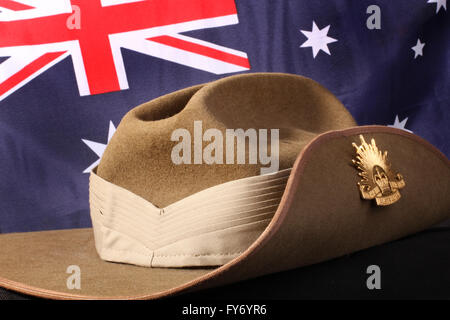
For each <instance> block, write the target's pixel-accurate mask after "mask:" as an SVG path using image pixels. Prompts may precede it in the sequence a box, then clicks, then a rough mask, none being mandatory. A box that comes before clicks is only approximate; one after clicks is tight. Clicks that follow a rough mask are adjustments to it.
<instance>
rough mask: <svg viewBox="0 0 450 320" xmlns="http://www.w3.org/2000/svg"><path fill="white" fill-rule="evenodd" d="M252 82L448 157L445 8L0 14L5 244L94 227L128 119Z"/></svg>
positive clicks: (230, 0)
mask: <svg viewBox="0 0 450 320" xmlns="http://www.w3.org/2000/svg"><path fill="white" fill-rule="evenodd" d="M248 72H286V73H294V74H300V75H303V76H307V77H310V78H312V79H314V80H316V81H318V82H319V83H321V84H322V85H324V86H325V87H327V88H328V89H329V90H330V91H331V92H333V93H334V94H335V95H336V96H337V97H338V98H339V99H340V100H341V101H342V102H343V103H344V105H345V106H346V107H347V108H348V109H349V111H350V112H351V113H352V115H353V116H354V117H355V119H356V120H357V122H358V124H359V125H365V124H381V125H390V126H394V127H397V128H401V129H404V130H408V131H411V132H413V133H414V134H417V135H419V136H421V137H423V138H425V139H427V140H428V141H430V142H431V143H432V144H434V145H435V146H436V147H437V148H438V149H440V150H441V151H442V152H443V153H444V154H446V156H447V157H448V156H450V128H449V127H450V81H449V74H450V19H449V12H448V11H447V0H396V1H389V0H370V1H368V0H314V1H310V0H277V1H273V0H0V181H1V182H0V233H8V232H24V231H38V230H49V229H63V228H76V227H89V226H90V218H89V203H88V176H89V175H88V173H89V171H90V170H91V169H92V168H93V167H95V166H96V165H97V164H98V162H99V160H100V158H101V156H102V154H103V151H104V150H105V147H106V145H107V144H108V141H109V140H110V138H111V136H112V135H113V134H114V131H115V128H116V126H117V125H118V123H119V122H120V119H121V118H122V117H123V116H124V115H125V113H126V112H127V111H129V110H130V109H131V108H133V107H135V106H137V105H139V104H141V103H143V102H146V101H148V100H151V99H154V98H156V97H158V96H161V95H163V94H166V93H169V92H172V91H175V90H178V89H181V88H185V87H188V86H191V85H195V84H199V83H204V82H208V81H212V80H215V79H218V78H221V77H224V76H229V75H232V74H237V73H248ZM412 156H413V155H412Z"/></svg>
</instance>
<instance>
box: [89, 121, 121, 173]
mask: <svg viewBox="0 0 450 320" xmlns="http://www.w3.org/2000/svg"><path fill="white" fill-rule="evenodd" d="M114 132H116V127H114V124H113V123H112V121H110V122H109V130H108V141H107V142H106V143H100V142H94V141H90V140H86V139H81V141H83V142H84V143H85V144H86V145H87V146H88V147H89V148H91V150H92V151H94V152H95V154H96V155H97V156H98V160H97V161H95V162H94V163H93V164H91V165H90V166H89V167H87V168H86V169H85V170H84V171H83V173H90V172H91V170H92V169H94V168H95V167H96V166H97V165H98V164H99V163H100V159H101V158H102V156H103V152H105V149H106V146H107V145H108V143H109V141H110V140H111V138H112V136H113V134H114Z"/></svg>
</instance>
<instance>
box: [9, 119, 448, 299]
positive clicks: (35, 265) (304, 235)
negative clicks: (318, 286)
mask: <svg viewBox="0 0 450 320" xmlns="http://www.w3.org/2000/svg"><path fill="white" fill-rule="evenodd" d="M359 134H363V135H364V137H365V138H366V141H367V140H370V139H371V138H374V139H375V140H376V142H377V146H378V147H379V148H380V149H381V150H388V151H389V160H390V162H391V164H392V168H393V170H394V171H396V172H400V173H401V174H402V175H403V176H404V179H405V181H406V186H405V188H403V189H402V190H401V194H402V198H401V199H400V200H399V201H398V202H397V203H395V204H393V205H391V206H387V207H377V206H375V205H374V203H373V201H368V200H362V199H361V197H360V195H359V190H358V188H357V186H356V183H357V182H358V181H359V180H360V178H359V176H358V175H357V172H358V171H357V170H356V169H355V168H354V167H353V165H352V164H351V159H352V158H353V157H354V155H355V151H354V148H353V147H352V145H351V144H352V142H355V143H359ZM412 155H414V156H412ZM449 193H450V163H449V160H448V159H447V158H446V157H445V156H444V155H442V153H440V152H439V151H438V150H437V149H436V148H434V147H433V146H431V145H430V144H429V143H427V142H426V141H424V140H423V139H421V138H419V137H417V136H415V135H413V134H410V133H408V132H405V131H402V130H398V129H393V128H387V127H382V126H364V127H355V128H349V129H345V130H338V131H333V132H328V133H324V134H322V135H320V136H318V137H317V138H315V139H314V140H312V141H311V142H310V143H309V144H308V145H307V146H306V147H305V148H304V150H303V151H302V152H301V154H300V155H299V156H298V158H297V160H296V161H295V163H294V166H293V169H292V173H291V175H290V177H289V180H288V183H287V186H286V189H285V192H284V194H283V197H282V199H281V202H280V205H279V207H278V210H277V212H276V213H275V215H274V217H273V219H272V220H271V222H270V224H269V225H268V227H267V228H266V230H265V231H264V232H263V233H262V234H261V236H260V237H259V238H258V239H257V240H256V241H255V242H254V243H253V244H252V245H251V246H250V247H249V248H248V249H247V250H246V251H245V252H244V253H243V254H241V255H240V256H238V257H237V258H235V259H233V260H232V261H230V262H229V263H227V264H225V265H224V266H222V267H219V268H216V269H200V268H198V269H197V268H194V269H168V268H164V269H158V268H155V269H149V268H141V267H136V266H130V265H122V264H114V263H108V262H104V261H102V260H101V259H100V258H99V257H98V256H97V254H96V252H95V249H94V241H93V234H92V230H89V229H78V230H70V231H47V232H35V233H26V234H5V235H0V244H1V248H2V250H0V266H1V270H0V286H2V287H5V288H8V289H13V290H16V291H19V292H23V293H26V294H32V295H39V296H44V297H51V298H108V297H109V298H110V297H115V298H129V299H131V298H147V299H151V298H158V297H161V296H168V295H173V294H175V293H181V292H189V291H194V290H200V289H205V288H209V287H215V286H219V285H224V284H228V283H233V282H237V281H240V280H243V279H248V278H254V277H257V276H260V275H264V274H269V273H274V272H278V271H283V270H289V269H293V268H297V267H301V266H306V265H310V264H315V263H319V262H322V261H325V260H328V259H331V258H335V257H339V256H342V255H346V254H348V253H351V252H355V251H359V250H362V249H365V248H368V247H371V246H375V245H378V244H381V243H384V242H388V241H392V240H394V239H398V238H401V237H403V236H406V235H408V234H412V233H415V232H418V231H420V230H423V229H425V228H428V227H430V226H432V225H435V224H437V223H439V222H441V221H444V220H447V219H448V218H450V198H449V197H448V194H449ZM70 264H78V265H80V267H81V269H82V272H83V279H84V280H83V283H82V289H81V290H80V291H78V290H77V292H76V293H74V292H73V291H72V292H69V291H68V290H67V289H66V287H65V280H66V279H67V276H68V275H67V274H65V270H66V268H67V266H68V265H70ZM83 270H84V271H83Z"/></svg>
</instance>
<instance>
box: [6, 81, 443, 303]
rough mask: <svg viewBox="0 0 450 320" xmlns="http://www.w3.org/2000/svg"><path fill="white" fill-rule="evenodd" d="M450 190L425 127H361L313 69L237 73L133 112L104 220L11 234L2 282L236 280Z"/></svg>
mask: <svg viewBox="0 0 450 320" xmlns="http://www.w3.org/2000/svg"><path fill="white" fill-rule="evenodd" d="M239 129H242V131H239ZM230 130H233V131H230ZM240 133H241V135H240ZM233 134H234V135H233ZM230 141H231V142H230ZM261 141H263V142H265V143H262V144H261ZM246 142H248V143H247V144H245V143H246ZM252 148H253V149H252ZM252 150H256V151H257V153H256V156H255V155H254V154H252V152H251V151H252ZM386 151H388V153H386ZM230 154H231V156H229V155H230ZM267 159H270V161H267ZM352 160H353V161H352ZM449 192H450V163H449V160H448V159H447V158H446V157H445V156H444V155H443V154H441V153H440V152H439V151H438V150H437V149H436V148H434V147H433V146H431V145H430V144H429V143H427V142H426V141H424V140H423V139H421V138H419V137H417V136H416V135H413V134H410V133H408V132H405V131H402V130H398V129H393V128H388V127H384V126H359V127H358V126H356V123H355V121H354V120H353V118H352V117H351V115H350V114H349V113H348V111H347V110H346V109H345V108H344V106H343V105H342V104H341V103H340V102H339V101H338V100H337V99H336V98H335V97H334V96H333V95H332V94H331V93H330V92H329V91H328V90H326V89H325V88H323V87H322V86H320V85H319V84H317V83H316V82H314V81H312V80H310V79H307V78H304V77H300V76H294V75H285V74H268V73H264V74H247V75H239V76H232V77H229V78H224V79H221V80H217V81H214V82H211V83H208V84H204V85H199V86H195V87H191V88H187V89H183V90H180V91H177V92H174V93H171V94H168V95H165V96H163V97H160V98H157V99H155V100H152V101H150V102H148V103H145V104H143V105H141V106H139V107H137V108H135V109H133V110H131V111H130V112H129V113H128V114H127V115H126V116H125V117H124V118H123V119H122V121H121V123H120V125H119V127H118V129H117V131H116V133H115V134H114V136H113V138H112V139H111V141H110V143H109V145H108V147H107V148H106V151H105V153H104V155H103V157H102V160H101V162H100V164H99V166H98V168H96V169H95V170H94V171H93V172H92V173H91V178H90V203H91V218H92V223H93V229H72V230H58V231H44V232H30V233H15V234H5V235H0V248H1V250H0V286H2V287H5V288H8V289H12V290H16V291H19V292H23V293H26V294H31V295H36V296H42V297H47V298H57V299H110V298H115V299H152V298H159V297H164V296H170V295H173V294H177V293H181V292H188V291H192V290H199V289H203V288H208V287H213V286H219V285H224V284H227V283H232V282H237V281H240V280H244V279H248V278H254V277H257V276H260V275H264V274H269V273H274V272H279V271H283V270H289V269H293V268H297V267H301V266H305V265H310V264H314V263H318V262H321V261H325V260H327V259H331V258H334V257H338V256H342V255H345V254H348V253H351V252H355V251H358V250H362V249H365V248H368V247H370V246H374V245H378V244H381V243H384V242H387V241H392V240H394V239H398V238H400V237H403V236H406V235H408V234H411V233H414V232H418V231H420V230H423V229H425V228H427V227H430V226H432V225H434V224H437V223H439V222H441V221H444V220H446V219H448V218H450V199H449V198H448V194H449ZM70 265H77V266H79V267H80V270H81V288H80V289H79V290H70V289H68V287H67V278H68V274H67V273H66V269H67V267H68V266H70Z"/></svg>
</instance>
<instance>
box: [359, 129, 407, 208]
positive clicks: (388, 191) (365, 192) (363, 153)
mask: <svg viewBox="0 0 450 320" xmlns="http://www.w3.org/2000/svg"><path fill="white" fill-rule="evenodd" d="M359 138H360V140H361V145H359V146H358V145H357V144H356V143H352V146H353V147H354V148H355V149H356V159H353V160H352V163H353V164H354V165H355V166H356V168H357V169H358V170H360V172H359V173H358V175H359V176H360V177H361V178H362V180H361V181H360V182H358V187H359V191H360V194H361V197H362V198H363V199H366V200H372V199H375V201H376V204H377V205H379V206H387V205H391V204H393V203H395V202H397V201H398V200H399V199H400V197H401V194H400V191H399V190H400V189H402V188H404V187H405V185H406V183H405V180H404V179H403V176H402V175H401V174H400V173H397V174H394V173H393V172H392V169H391V165H390V163H389V162H388V159H387V155H388V152H387V151H384V152H382V151H381V150H379V149H378V147H377V145H376V142H375V139H371V141H370V144H368V143H367V142H366V141H365V139H364V137H363V136H362V135H360V136H359Z"/></svg>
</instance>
